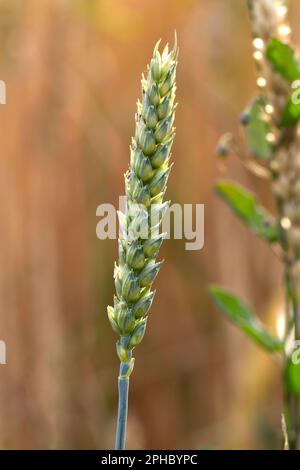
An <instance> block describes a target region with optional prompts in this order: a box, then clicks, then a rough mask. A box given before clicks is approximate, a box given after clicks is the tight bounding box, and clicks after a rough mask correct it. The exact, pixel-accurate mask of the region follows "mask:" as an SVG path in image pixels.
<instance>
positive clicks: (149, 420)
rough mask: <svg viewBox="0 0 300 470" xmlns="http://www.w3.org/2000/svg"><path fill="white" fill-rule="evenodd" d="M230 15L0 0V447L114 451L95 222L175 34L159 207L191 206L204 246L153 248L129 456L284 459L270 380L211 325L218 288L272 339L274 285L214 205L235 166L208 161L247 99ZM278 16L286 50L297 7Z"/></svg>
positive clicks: (260, 248) (103, 265)
mask: <svg viewBox="0 0 300 470" xmlns="http://www.w3.org/2000/svg"><path fill="white" fill-rule="evenodd" d="M245 3H246V2H244V1H243V0H226V1H224V0H210V1H209V2H208V1H204V0H68V1H67V0H26V1H25V0H24V1H22V2H20V1H18V0H0V78H1V79H2V80H4V81H5V82H6V86H7V104H6V105H5V106H1V107H0V135H1V150H0V162H1V163H0V195H1V197H0V339H2V340H4V341H5V342H6V346H7V365H2V366H0V447H1V448H6V449H15V448H25V449H26V448H72V449H73V448H74V449H76V448H84V449H94V448H101V449H105V448H112V447H113V446H114V432H115V419H116V411H117V409H116V406H117V387H116V378H117V374H118V359H117V356H116V353H115V341H116V339H117V338H116V335H115V334H114V333H113V332H112V330H111V327H110V325H109V322H108V320H107V316H106V306H107V304H110V303H111V302H112V296H113V292H114V284H113V278H112V274H113V263H114V260H115V258H116V257H117V243H116V241H113V240H112V241H110V240H105V241H101V240H99V239H97V237H96V224H97V222H98V220H99V219H98V218H97V217H96V208H97V206H98V205H99V204H101V203H104V202H105V203H112V204H114V205H117V204H118V197H119V195H121V194H123V192H124V189H123V185H124V182H123V173H124V171H126V169H127V166H128V161H129V143H130V141H131V135H132V134H133V132H134V113H135V109H136V100H137V98H138V97H139V96H140V77H141V73H142V72H143V71H145V69H146V64H147V63H148V62H149V59H150V57H151V54H152V50H153V47H154V44H155V43H156V41H157V40H158V39H159V38H162V41H163V43H165V42H166V41H170V42H171V43H172V41H173V35H174V29H176V30H177V34H178V41H179V48H180V55H179V67H178V80H177V86H178V93H177V96H178V102H179V107H178V111H177V117H176V127H177V134H176V138H175V144H174V147H173V160H174V162H175V165H174V168H173V171H172V174H171V177H170V180H169V184H168V191H167V197H168V198H170V199H172V201H173V202H177V203H204V204H205V246H204V249H203V250H202V251H185V247H184V241H178V240H170V241H166V242H165V243H164V246H163V247H162V250H161V257H162V258H164V259H165V260H166V262H165V263H164V266H163V268H162V269H161V272H160V274H159V276H158V279H157V280H156V283H155V286H156V289H157V294H156V298H155V301H154V303H153V307H152V309H151V314H150V319H149V323H148V328H147V332H146V336H145V338H144V340H143V342H142V344H141V345H140V346H138V347H137V349H136V350H135V357H136V365H135V370H134V373H133V375H132V378H131V385H130V405H129V422H128V448H156V449H162V448H169V449H172V448H174V449H175V448H187V449H189V448H195V449H206V448H214V449H218V448H235V449H246V448H272V447H277V448H278V447H280V446H281V429H280V413H281V398H282V397H281V388H280V369H279V367H278V366H277V364H276V362H275V361H274V360H273V359H272V357H269V356H267V355H266V354H265V353H264V352H261V351H260V350H258V349H257V348H256V347H255V346H254V345H253V344H252V343H250V342H249V341H248V340H247V339H246V338H245V337H244V336H243V335H242V334H241V333H240V332H239V331H237V330H236V329H235V328H234V327H232V326H231V325H230V324H229V323H228V322H227V321H226V320H225V319H224V318H223V317H222V316H221V314H220V313H219V312H217V311H216V310H215V309H214V307H213V305H212V302H211V301H210V299H209V297H208V294H207V286H208V284H209V283H210V282H212V281H213V282H220V283H222V284H223V285H225V286H226V287H228V288H230V289H232V290H233V291H235V292H237V293H239V294H241V295H243V296H244V298H245V299H247V301H248V302H250V303H251V304H252V305H253V306H255V308H256V311H257V313H258V315H259V316H260V317H261V318H262V319H263V321H264V322H265V323H266V324H267V325H268V326H269V327H270V329H271V331H273V332H276V319H277V316H278V311H279V310H280V302H281V293H280V284H281V272H280V266H279V263H278V261H277V260H276V259H275V258H274V256H273V255H272V253H271V252H270V251H269V249H268V247H266V246H265V245H264V243H263V242H262V241H260V240H258V239H256V238H255V237H254V236H253V235H251V234H249V233H248V231H247V229H246V228H244V227H243V226H242V225H241V224H240V223H239V221H237V220H236V219H235V218H234V217H233V216H232V215H231V214H230V212H229V211H228V210H227V208H226V207H225V206H224V205H223V204H222V202H220V201H218V200H217V198H216V196H215V195H214V193H213V184H214V182H215V181H216V179H217V178H218V177H220V176H221V177H229V178H230V179H236V180H238V181H240V182H242V183H244V184H245V185H247V186H248V187H249V188H250V189H252V190H254V191H256V192H257V193H258V194H259V196H260V198H261V199H262V200H263V201H264V203H265V204H266V205H267V206H268V207H270V208H272V196H271V193H270V191H269V188H268V187H267V186H266V184H265V183H264V182H262V181H259V180H257V179H256V178H255V177H254V176H250V175H249V174H247V173H246V171H245V170H244V168H243V167H242V166H241V164H240V163H239V162H238V161H237V159H234V158H232V159H230V160H229V161H228V163H226V164H225V163H223V162H220V161H218V160H217V157H216V156H215V153H214V150H215V147H216V143H217V140H218V138H219V136H220V135H221V134H222V133H224V132H226V131H228V130H237V131H238V132H240V130H238V119H239V115H240V112H241V111H242V110H243V108H244V107H245V105H246V104H247V101H248V100H249V99H250V98H251V97H252V96H253V94H254V93H255V67H254V64H253V61H252V57H251V54H252V50H251V35H250V28H249V23H248V17H247V11H246V4H245ZM291 3H292V12H291V14H290V17H291V19H292V20H293V21H292V26H293V27H294V39H295V40H296V41H297V40H298V41H300V28H299V23H298V26H297V15H298V14H299V13H300V5H299V2H296V1H295V0H294V1H292V2H291Z"/></svg>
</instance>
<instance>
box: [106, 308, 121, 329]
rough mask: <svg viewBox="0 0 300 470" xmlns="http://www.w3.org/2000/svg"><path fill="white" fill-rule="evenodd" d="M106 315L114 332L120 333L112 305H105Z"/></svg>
mask: <svg viewBox="0 0 300 470" xmlns="http://www.w3.org/2000/svg"><path fill="white" fill-rule="evenodd" d="M107 316H108V319H109V321H110V324H111V327H112V329H113V330H114V332H115V333H118V334H119V335H120V334H121V331H120V328H119V327H118V325H117V322H116V319H115V312H114V309H113V307H110V306H108V307H107Z"/></svg>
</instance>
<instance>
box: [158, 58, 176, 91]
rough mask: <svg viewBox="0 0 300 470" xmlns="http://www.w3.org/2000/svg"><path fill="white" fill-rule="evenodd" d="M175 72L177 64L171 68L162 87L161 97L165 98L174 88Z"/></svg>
mask: <svg viewBox="0 0 300 470" xmlns="http://www.w3.org/2000/svg"><path fill="white" fill-rule="evenodd" d="M175 70H176V64H173V65H172V66H171V68H170V70H169V71H168V73H167V76H166V78H165V80H164V82H163V83H162V85H161V86H160V90H159V91H160V96H165V95H166V94H167V93H169V91H170V90H171V88H172V86H173V85H174V82H175Z"/></svg>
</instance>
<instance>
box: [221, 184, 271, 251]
mask: <svg viewBox="0 0 300 470" xmlns="http://www.w3.org/2000/svg"><path fill="white" fill-rule="evenodd" d="M215 190H216V192H217V194H218V195H219V196H220V197H221V198H222V199H223V200H224V201H225V202H226V204H227V205H228V206H229V207H230V208H231V209H232V211H233V212H234V213H235V214H236V215H237V216H238V217H239V218H240V219H241V220H242V221H243V222H244V223H245V224H246V225H247V226H248V227H249V228H250V229H251V230H252V231H253V232H254V233H255V234H256V235H258V236H259V237H261V238H262V239H263V240H265V241H267V242H268V243H274V242H277V241H278V240H279V230H278V227H277V225H276V223H275V221H274V219H273V217H272V216H271V215H270V214H269V213H268V212H267V211H266V210H265V209H263V208H262V207H261V206H259V205H258V203H257V201H256V199H255V197H254V195H253V194H252V193H250V192H248V191H247V190H246V189H244V188H243V187H242V186H240V185H238V184H235V183H232V182H230V181H220V182H218V183H217V184H216V186H215Z"/></svg>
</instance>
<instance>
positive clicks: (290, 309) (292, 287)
mask: <svg viewBox="0 0 300 470" xmlns="http://www.w3.org/2000/svg"><path fill="white" fill-rule="evenodd" d="M295 264H296V262H293V263H286V297H287V307H286V315H287V325H288V328H287V332H288V333H289V331H290V327H289V325H290V323H291V317H292V323H293V325H294V328H295V338H294V339H295V341H296V340H300V305H299V301H298V299H299V294H298V290H299V288H298V286H297V280H296V279H295V276H294V273H293V270H294V269H295ZM284 360H285V365H286V362H287V360H288V358H287V357H286V356H285V357H284ZM286 410H287V413H288V421H289V423H290V426H289V427H290V447H291V449H294V450H299V449H300V397H299V396H296V395H294V394H289V393H287V394H286Z"/></svg>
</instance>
